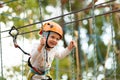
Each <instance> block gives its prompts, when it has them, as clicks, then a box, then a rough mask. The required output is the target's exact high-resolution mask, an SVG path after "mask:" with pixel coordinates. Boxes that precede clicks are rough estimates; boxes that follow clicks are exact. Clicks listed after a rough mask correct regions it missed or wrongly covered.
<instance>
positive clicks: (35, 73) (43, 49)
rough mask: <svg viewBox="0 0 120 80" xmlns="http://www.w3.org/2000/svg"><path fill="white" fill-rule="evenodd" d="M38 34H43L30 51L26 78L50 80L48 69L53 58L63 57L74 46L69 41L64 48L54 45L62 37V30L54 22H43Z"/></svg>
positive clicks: (72, 42) (30, 79) (29, 79)
mask: <svg viewBox="0 0 120 80" xmlns="http://www.w3.org/2000/svg"><path fill="white" fill-rule="evenodd" d="M39 34H40V35H41V34H42V35H43V37H42V38H41V39H40V43H39V44H36V45H35V46H34V48H33V49H32V52H31V59H30V65H31V66H32V67H30V71H29V73H28V77H27V78H28V80H52V78H51V76H50V75H49V70H50V67H51V64H52V62H53V60H54V58H64V57H65V56H67V55H68V54H69V53H70V52H71V50H72V49H73V48H74V47H75V46H76V44H75V42H74V41H71V42H70V44H69V45H68V46H67V47H66V48H59V49H58V47H56V45H57V44H58V41H59V40H60V39H62V37H63V30H62V28H61V26H60V25H58V24H57V23H55V22H47V23H45V24H44V25H43V26H42V28H41V30H40V32H39Z"/></svg>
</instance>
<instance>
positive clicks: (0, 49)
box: [0, 23, 3, 79]
mask: <svg viewBox="0 0 120 80" xmlns="http://www.w3.org/2000/svg"><path fill="white" fill-rule="evenodd" d="M0 32H1V23H0ZM2 56H3V55H2V38H1V33H0V59H1V60H0V62H1V77H2V79H3V59H2Z"/></svg>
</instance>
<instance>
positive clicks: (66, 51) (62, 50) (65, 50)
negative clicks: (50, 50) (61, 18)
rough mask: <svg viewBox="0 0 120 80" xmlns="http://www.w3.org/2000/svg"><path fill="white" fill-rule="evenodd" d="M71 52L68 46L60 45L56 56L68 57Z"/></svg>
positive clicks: (60, 57)
mask: <svg viewBox="0 0 120 80" xmlns="http://www.w3.org/2000/svg"><path fill="white" fill-rule="evenodd" d="M70 52H71V51H70V50H69V49H68V48H64V47H60V48H59V49H58V48H57V50H56V53H55V57H56V58H59V59H62V58H64V57H66V56H67V55H69V54H70Z"/></svg>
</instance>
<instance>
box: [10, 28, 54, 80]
mask: <svg viewBox="0 0 120 80" xmlns="http://www.w3.org/2000/svg"><path fill="white" fill-rule="evenodd" d="M12 31H16V32H17V33H16V34H13V33H12ZM9 34H10V36H12V38H13V43H14V46H15V48H19V49H20V50H21V51H22V52H23V53H24V54H25V55H28V56H29V58H28V66H29V67H30V69H31V71H32V72H33V73H35V74H39V75H44V74H45V72H46V71H40V70H38V69H37V68H35V67H34V66H32V64H31V62H30V59H31V55H30V54H29V53H27V52H25V51H24V50H23V49H22V48H21V47H20V46H19V45H18V44H17V41H16V39H17V36H18V35H19V31H18V29H17V28H15V26H13V27H12V28H11V29H10V31H9ZM48 77H49V76H48ZM47 80H52V79H51V78H50V77H49V79H47Z"/></svg>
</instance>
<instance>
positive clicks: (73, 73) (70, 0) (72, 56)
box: [69, 0, 76, 80]
mask: <svg viewBox="0 0 120 80" xmlns="http://www.w3.org/2000/svg"><path fill="white" fill-rule="evenodd" d="M71 4H72V0H69V11H70V12H72V10H71V7H72V6H71ZM70 20H71V21H72V15H70ZM73 26H74V25H73V23H72V38H73V36H74V31H73V30H74V27H73ZM74 50H75V49H74ZM74 50H72V52H71V53H72V54H71V61H72V63H71V64H72V65H71V70H72V80H76V79H75V70H74V69H75V66H74V63H75V61H74V55H75V54H74V53H75V51H74Z"/></svg>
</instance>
